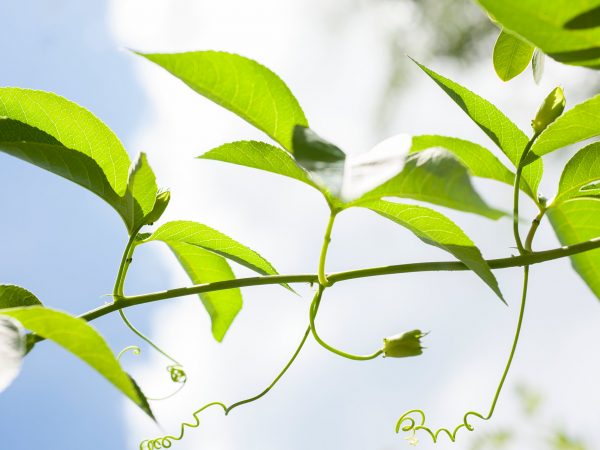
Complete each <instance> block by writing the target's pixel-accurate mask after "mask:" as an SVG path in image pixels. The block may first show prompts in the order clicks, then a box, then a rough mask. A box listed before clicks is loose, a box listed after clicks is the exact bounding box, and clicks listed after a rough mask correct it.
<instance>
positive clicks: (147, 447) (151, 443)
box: [139, 326, 310, 450]
mask: <svg viewBox="0 0 600 450" xmlns="http://www.w3.org/2000/svg"><path fill="white" fill-rule="evenodd" d="M309 333H310V326H309V327H308V328H307V329H306V331H305V332H304V335H303V336H302V339H301V340H300V344H299V345H298V347H297V348H296V351H295V352H294V354H293V355H292V357H291V358H290V360H289V361H288V362H287V364H286V365H285V367H284V368H283V369H282V370H281V372H279V374H278V375H277V377H276V378H275V379H274V380H273V382H272V383H271V384H270V385H269V386H268V387H267V388H266V389H264V390H263V391H262V392H261V393H260V394H258V395H255V396H254V397H250V398H247V399H245V400H240V401H239V402H236V403H233V404H232V405H230V406H227V405H225V404H224V403H221V402H211V403H208V404H206V405H204V406H203V407H202V408H200V409H198V410H197V411H196V412H194V414H193V415H192V416H193V418H194V423H188V422H184V423H182V424H181V428H180V430H179V434H178V435H177V436H173V435H168V436H163V437H159V438H155V439H146V440H145V441H142V442H141V443H140V447H139V448H140V450H158V449H161V448H169V447H171V445H173V441H180V440H182V439H183V437H184V436H185V429H186V428H198V427H199V426H200V418H199V417H198V416H199V415H200V413H201V412H202V411H204V410H206V409H208V408H210V407H211V406H220V407H221V408H222V409H223V412H224V413H225V415H228V414H229V413H230V412H231V411H232V410H234V409H235V408H237V407H238V406H242V405H244V404H246V403H251V402H254V401H256V400H258V399H260V398H261V397H263V396H265V395H266V394H267V393H268V392H269V391H270V390H271V389H272V388H273V387H274V386H275V385H276V384H277V382H278V381H279V380H280V379H281V377H283V375H284V374H285V373H286V372H287V371H288V369H289V368H290V366H291V365H292V364H293V363H294V361H295V360H296V358H297V357H298V355H299V354H300V351H301V350H302V347H304V343H305V342H306V339H307V338H308V335H309Z"/></svg>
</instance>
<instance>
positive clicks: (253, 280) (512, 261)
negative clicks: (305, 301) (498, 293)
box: [79, 237, 600, 321]
mask: <svg viewBox="0 0 600 450" xmlns="http://www.w3.org/2000/svg"><path fill="white" fill-rule="evenodd" d="M597 248H600V237H598V238H594V239H590V240H589V241H585V242H581V243H579V244H574V245H568V246H563V247H558V248H554V249H551V250H543V251H539V252H529V253H526V254H523V255H519V256H511V257H508V258H498V259H488V260H486V262H487V263H488V265H489V267H490V268H491V269H508V268H513V267H522V266H528V265H534V264H540V263H543V262H546V261H552V260H554V259H560V258H565V257H568V256H572V255H576V254H579V253H583V252H587V251H590V250H595V249H597ZM466 270H470V269H469V268H468V267H467V266H465V265H464V264H463V263H462V262H460V261H431V262H420V263H409V264H397V265H391V266H381V267H371V268H368V269H358V270H350V271H346V272H337V273H332V274H330V275H328V276H327V280H328V282H329V283H330V285H333V284H335V283H339V282H342V281H347V280H354V279H359V278H369V277H375V276H383V275H395V274H401V273H416V272H434V271H466ZM318 281H319V279H318V276H317V275H316V274H295V275H266V276H259V277H248V278H236V279H234V280H227V281H216V282H213V283H204V284H198V285H195V286H190V287H183V288H176V289H170V290H166V291H161V292H155V293H151V294H143V295H135V296H124V297H123V298H122V299H121V301H120V302H114V303H108V304H106V305H103V306H100V307H98V308H96V309H94V310H91V311H89V312H87V313H84V314H82V315H80V316H79V317H80V318H81V319H84V320H87V321H92V320H95V319H97V318H99V317H103V316H105V315H107V314H110V313H112V312H115V311H118V310H120V309H124V308H129V307H132V306H138V305H143V304H145V303H151V302H156V301H160V300H167V299H171V298H177V297H185V296H187V295H193V294H199V293H202V292H214V291H221V290H226V289H233V288H241V287H250V286H265V285H271V284H281V283H309V284H310V283H318Z"/></svg>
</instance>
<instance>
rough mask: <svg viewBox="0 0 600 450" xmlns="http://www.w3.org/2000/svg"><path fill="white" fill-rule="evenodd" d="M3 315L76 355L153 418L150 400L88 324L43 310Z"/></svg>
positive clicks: (25, 309)
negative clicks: (142, 393)
mask: <svg viewBox="0 0 600 450" xmlns="http://www.w3.org/2000/svg"><path fill="white" fill-rule="evenodd" d="M0 315H3V316H7V317H12V318H13V319H15V320H17V321H18V322H19V323H21V325H23V327H25V328H27V329H28V330H30V331H32V332H34V333H36V334H37V335H39V336H42V337H44V338H46V339H49V340H51V341H54V342H56V343H57V344H58V345H60V346H61V347H63V348H64V349H65V350H68V351H69V352H71V353H73V354H74V355H75V356H77V357H78V358H80V359H81V360H82V361H84V362H86V363H87V364H89V365H90V366H91V367H93V368H94V369H96V370H97V371H98V372H99V373H100V374H101V375H102V376H103V377H104V378H106V379H107V380H108V381H110V382H111V383H112V384H113V385H114V386H115V387H116V388H117V389H119V390H120V391H121V392H123V394H125V395H126V396H127V397H129V398H130V399H131V400H132V401H133V402H134V403H136V404H137V405H138V406H139V407H140V408H142V409H143V410H144V412H145V413H146V414H148V415H149V416H150V417H153V416H152V412H151V411H150V409H149V408H148V403H147V401H146V399H145V398H143V396H141V395H140V393H139V391H138V389H136V387H135V386H134V384H133V383H132V381H131V379H130V378H129V375H127V373H126V372H124V371H123V369H122V368H121V366H120V364H119V362H118V361H117V359H116V358H115V356H114V354H113V352H112V351H111V349H110V348H109V347H108V345H107V344H106V342H105V341H104V339H103V338H102V336H100V334H99V333H98V332H97V331H96V330H95V329H94V328H92V327H91V326H90V325H89V324H88V323H87V322H86V321H85V320H82V319H79V318H77V317H73V316H70V315H69V314H66V313H64V312H61V311H57V310H54V309H49V308H44V307H43V306H28V307H22V308H10V309H2V310H0Z"/></svg>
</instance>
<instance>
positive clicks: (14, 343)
mask: <svg viewBox="0 0 600 450" xmlns="http://www.w3.org/2000/svg"><path fill="white" fill-rule="evenodd" d="M25 347H26V339H25V334H24V333H23V330H22V328H21V326H20V325H19V323H18V322H17V321H16V320H14V319H12V318H10V317H3V316H0V361H2V364H0V392H2V391H4V390H5V389H6V388H7V387H8V386H10V384H11V383H12V382H13V380H14V379H15V378H17V375H19V372H20V371H21V362H22V361H23V357H24V356H25Z"/></svg>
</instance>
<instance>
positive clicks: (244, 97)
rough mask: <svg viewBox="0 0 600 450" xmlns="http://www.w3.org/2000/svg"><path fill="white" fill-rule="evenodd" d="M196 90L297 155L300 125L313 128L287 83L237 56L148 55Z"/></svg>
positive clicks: (147, 55)
mask: <svg viewBox="0 0 600 450" xmlns="http://www.w3.org/2000/svg"><path fill="white" fill-rule="evenodd" d="M138 54H139V55H141V56H143V57H144V58H146V59H148V60H150V61H152V62H154V63H156V64H158V65H159V66H161V67H163V68H164V69H166V70H168V71H169V72H171V73H172V74H173V75H175V76H176V77H177V78H179V79H181V80H182V81H183V82H184V83H186V84H187V85H188V86H189V87H191V88H192V89H193V90H194V91H196V92H198V93H199V94H200V95H203V96H204V97H206V98H208V99H210V100H212V101H213V102H215V103H217V104H219V105H221V106H223V107H224V108H227V109H228V110H230V111H232V112H234V113H235V114H237V115H238V116H240V117H241V118H242V119H244V120H246V121H248V122H250V123H251V124H252V125H254V126H255V127H256V128H258V129H260V130H262V131H264V132H265V133H267V134H268V135H269V136H270V137H271V138H273V139H274V140H275V141H277V142H279V143H280V144H281V145H282V146H283V147H284V148H286V149H288V150H291V148H292V133H293V130H294V126H296V125H302V126H308V122H307V121H306V117H305V116H304V112H303V111H302V108H300V105H299V103H298V100H296V98H295V97H294V95H293V94H292V92H291V91H290V90H289V88H288V87H287V86H286V84H285V83H284V82H283V81H282V80H281V78H279V77H278V76H277V75H276V74H275V73H273V72H272V71H271V70H269V69H267V68H266V67H264V66H263V65H261V64H259V63H257V62H256V61H253V60H251V59H248V58H244V57H243V56H239V55H235V54H232V53H224V52H214V51H200V52H188V53H171V54H159V53H155V54H142V53H138Z"/></svg>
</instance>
